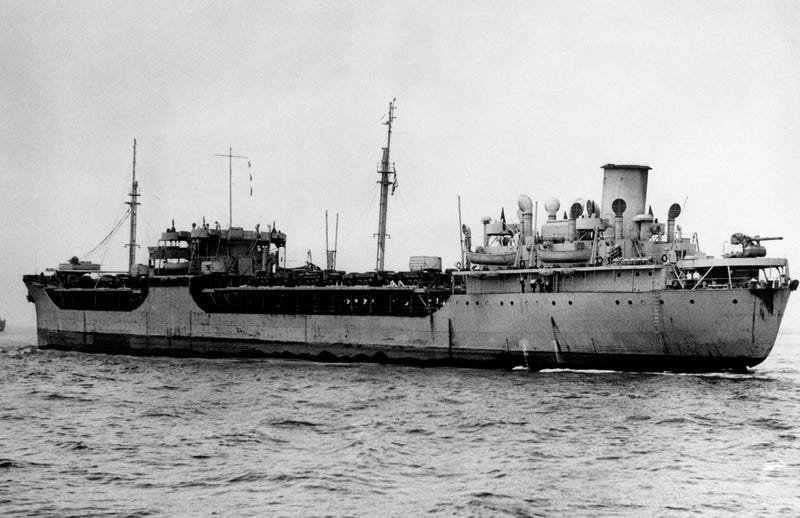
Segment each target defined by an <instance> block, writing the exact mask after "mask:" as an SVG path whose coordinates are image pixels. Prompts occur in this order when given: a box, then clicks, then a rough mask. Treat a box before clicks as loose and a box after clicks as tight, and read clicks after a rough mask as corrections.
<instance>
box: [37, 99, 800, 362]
mask: <svg viewBox="0 0 800 518" xmlns="http://www.w3.org/2000/svg"><path fill="white" fill-rule="evenodd" d="M393 110H394V102H392V103H390V106H389V116H388V120H387V121H386V122H385V124H387V126H388V131H387V141H386V147H384V148H383V156H382V160H381V163H380V165H379V169H378V174H379V175H380V177H379V180H378V183H379V184H380V189H381V198H380V200H381V201H380V214H379V226H378V233H377V236H378V246H377V254H376V265H375V269H374V270H370V271H367V272H362V273H355V272H344V271H340V270H336V269H335V268H332V267H331V266H330V265H327V267H326V268H321V267H318V266H316V265H314V264H312V263H310V262H309V263H308V264H306V265H305V266H302V267H298V268H286V267H285V266H283V265H284V264H285V260H284V258H285V254H286V251H285V250H286V248H285V247H286V235H285V234H284V233H282V232H280V231H279V230H278V229H276V228H275V227H274V225H273V226H267V227H266V229H263V228H260V227H258V226H257V227H256V228H254V229H250V230H246V229H244V228H241V227H235V226H232V225H229V226H228V227H227V228H222V227H221V226H220V225H219V224H215V225H213V226H212V225H209V224H207V223H204V222H203V223H201V224H193V225H192V228H191V229H186V230H177V229H176V228H175V226H174V223H173V225H172V226H171V227H169V228H168V229H167V230H166V231H165V232H164V233H163V234H161V239H160V240H159V241H158V243H157V244H156V245H155V246H152V247H150V248H149V254H148V255H149V257H148V263H147V264H135V261H134V259H135V248H136V246H137V245H136V208H137V205H139V202H138V197H139V193H138V184H137V182H136V172H135V142H134V173H133V183H132V189H131V194H130V201H129V202H127V203H128V204H129V205H130V209H131V237H130V242H129V244H128V246H130V258H129V259H130V260H129V270H128V271H126V272H122V273H113V272H104V271H103V270H102V269H101V266H100V265H97V264H95V263H91V262H89V261H81V260H79V258H77V257H73V258H72V259H71V260H70V261H68V262H66V263H64V264H61V265H60V266H59V267H58V268H56V269H53V270H50V271H47V272H42V273H40V274H34V275H25V276H24V279H23V280H24V282H25V285H26V286H27V289H28V299H29V301H31V302H33V303H34V304H35V307H36V317H37V333H38V345H39V347H41V348H53V349H64V350H76V351H83V352H90V353H112V354H146V355H168V356H198V357H277V358H294V359H305V360H317V361H372V362H382V363H406V364H417V365H451V366H466V367H487V368H514V367H518V366H525V367H527V368H529V369H531V370H538V369H545V368H577V369H614V370H634V371H684V372H695V371H721V370H737V371H741V370H746V369H747V368H749V367H753V366H755V365H757V364H759V363H760V362H762V361H763V360H764V359H765V358H766V357H767V356H768V355H769V353H770V351H771V349H772V347H773V345H774V344H775V340H776V336H777V334H778V329H779V327H780V324H781V319H782V318H783V316H784V311H785V308H786V304H787V301H788V298H789V294H790V292H791V291H794V290H795V289H796V288H797V284H798V281H797V280H792V279H791V278H790V276H789V268H788V262H787V260H786V259H784V258H770V257H768V256H767V253H766V249H765V247H764V246H763V245H762V242H765V241H768V240H771V239H780V238H776V237H760V236H757V235H756V236H752V237H751V236H748V235H745V234H742V233H736V234H733V235H732V236H731V245H732V247H731V249H730V251H729V252H728V253H726V254H724V255H723V256H721V257H718V258H717V257H712V256H709V255H707V254H705V253H703V252H702V251H701V250H700V249H699V246H698V241H697V238H696V235H693V236H692V237H685V236H684V235H683V233H682V232H681V230H680V227H679V226H678V225H676V220H677V219H678V217H679V216H680V214H681V206H680V205H679V204H677V203H676V204H673V205H672V206H670V207H669V208H668V210H667V212H666V221H665V222H659V220H658V218H656V217H655V216H654V213H653V211H652V209H649V208H648V206H647V204H646V193H647V181H648V176H649V174H650V167H648V166H644V165H631V164H628V165H615V164H606V165H604V166H602V172H603V187H602V198H601V201H600V203H596V202H594V201H591V200H590V201H587V202H585V203H577V202H576V203H573V204H571V205H570V206H569V207H568V208H567V209H566V210H564V211H563V216H562V217H561V218H559V213H560V212H561V204H560V202H559V201H558V200H557V199H555V198H548V199H546V200H544V209H545V212H546V213H547V219H546V220H545V221H544V222H543V223H542V224H541V225H539V224H538V222H537V221H536V220H537V217H536V215H537V213H538V210H537V209H538V203H537V204H536V206H537V208H536V209H535V208H534V202H533V201H532V199H531V198H530V197H528V196H526V195H521V196H519V198H518V200H517V202H518V208H519V211H518V212H517V216H518V218H517V221H515V222H509V221H507V220H506V217H505V213H504V212H501V217H500V218H499V219H496V220H495V219H492V218H489V217H487V218H483V220H482V221H481V224H482V230H483V232H482V233H483V236H482V242H481V243H478V244H477V246H475V247H474V248H473V244H472V232H471V229H470V228H469V227H468V226H467V225H461V230H462V243H461V257H462V260H461V261H460V262H459V263H458V264H457V265H455V268H452V269H442V263H441V259H440V258H438V257H427V256H415V257H412V258H411V260H410V262H409V270H408V271H405V272H392V271H387V270H385V269H384V253H385V237H386V219H387V217H386V216H387V212H386V211H387V206H388V199H389V196H390V191H391V192H393V190H394V187H395V186H396V182H395V179H396V174H395V170H394V164H393V163H391V162H390V153H389V152H390V145H391V136H392V121H393ZM459 224H461V223H460V222H459Z"/></svg>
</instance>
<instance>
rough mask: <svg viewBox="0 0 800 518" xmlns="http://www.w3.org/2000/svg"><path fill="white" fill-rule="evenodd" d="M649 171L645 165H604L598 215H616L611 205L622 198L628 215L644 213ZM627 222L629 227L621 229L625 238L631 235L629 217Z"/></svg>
mask: <svg viewBox="0 0 800 518" xmlns="http://www.w3.org/2000/svg"><path fill="white" fill-rule="evenodd" d="M649 171H650V167H648V166H646V165H616V164H606V165H604V166H603V201H602V206H601V207H600V216H601V217H603V218H605V217H608V216H610V215H611V214H612V213H613V214H614V215H616V213H615V212H613V210H614V209H613V208H612V207H611V204H612V203H613V202H614V200H616V199H623V200H625V201H626V202H627V207H628V214H629V215H633V216H636V215H638V214H645V208H646V207H645V202H646V196H647V177H648V172H649ZM627 224H628V226H629V227H630V228H626V229H624V230H623V236H624V237H625V238H629V237H631V231H632V221H631V220H630V218H629V219H628V221H627ZM615 235H616V232H615Z"/></svg>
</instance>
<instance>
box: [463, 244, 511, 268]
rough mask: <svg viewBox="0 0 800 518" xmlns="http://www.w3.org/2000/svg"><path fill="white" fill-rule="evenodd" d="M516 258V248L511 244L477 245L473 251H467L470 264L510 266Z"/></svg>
mask: <svg viewBox="0 0 800 518" xmlns="http://www.w3.org/2000/svg"><path fill="white" fill-rule="evenodd" d="M516 258H517V249H516V248H514V247H511V246H479V247H478V248H476V249H475V251H474V252H467V259H468V260H469V262H470V263H472V264H481V265H488V266H510V265H513V264H514V260H515V259H516Z"/></svg>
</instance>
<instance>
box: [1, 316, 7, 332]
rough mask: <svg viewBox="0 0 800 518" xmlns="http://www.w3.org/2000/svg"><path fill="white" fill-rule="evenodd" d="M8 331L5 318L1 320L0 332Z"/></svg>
mask: <svg viewBox="0 0 800 518" xmlns="http://www.w3.org/2000/svg"><path fill="white" fill-rule="evenodd" d="M5 329H6V320H5V319H4V318H0V332H3V331H5Z"/></svg>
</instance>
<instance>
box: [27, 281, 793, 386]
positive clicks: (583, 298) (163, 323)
mask: <svg viewBox="0 0 800 518" xmlns="http://www.w3.org/2000/svg"><path fill="white" fill-rule="evenodd" d="M28 288H29V294H30V296H31V298H32V300H33V301H34V302H35V304H36V311H37V322H38V325H37V327H38V342H39V346H40V347H42V348H53V349H67V350H77V351H86V352H93V353H111V354H144V355H168V356H197V357H277V358H300V359H308V360H319V361H373V362H382V363H407V364H424V365H453V366H469V367H487V368H511V367H514V366H518V365H527V366H529V367H530V368H532V369H543V368H581V369H587V368H588V369H614V370H635V371H665V370H668V371H689V372H691V371H719V370H730V369H734V370H741V369H745V368H747V367H752V366H754V365H757V364H758V363H760V362H761V361H763V360H764V359H765V358H766V357H767V355H768V354H769V353H770V351H771V349H772V347H773V345H774V343H775V338H776V336H777V333H778V328H779V326H780V322H781V319H782V317H783V312H784V309H785V306H786V302H787V300H788V294H789V290H788V288H779V289H760V290H750V289H733V290H694V291H689V290H655V291H645V292H566V293H512V294H474V295H452V296H451V297H450V299H449V300H448V301H447V302H446V303H445V304H444V306H443V307H441V308H440V309H439V310H437V311H436V312H434V313H432V314H431V315H428V316H423V317H420V316H416V317H405V316H374V315H373V316H368V315H318V314H305V315H304V314H291V315H286V314H250V313H208V312H206V311H204V310H202V309H201V308H200V307H199V306H197V304H196V303H195V301H194V299H193V298H192V296H191V295H190V293H189V290H188V288H186V287H179V286H175V287H154V288H151V289H150V291H149V293H148V294H147V297H146V299H145V301H144V303H143V304H142V305H141V306H140V307H138V308H137V309H135V310H132V311H89V310H64V309H60V308H58V307H57V306H56V305H55V304H54V303H53V302H52V300H50V298H49V296H48V295H47V293H45V291H44V289H43V288H42V287H41V286H37V285H35V284H29V285H28Z"/></svg>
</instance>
